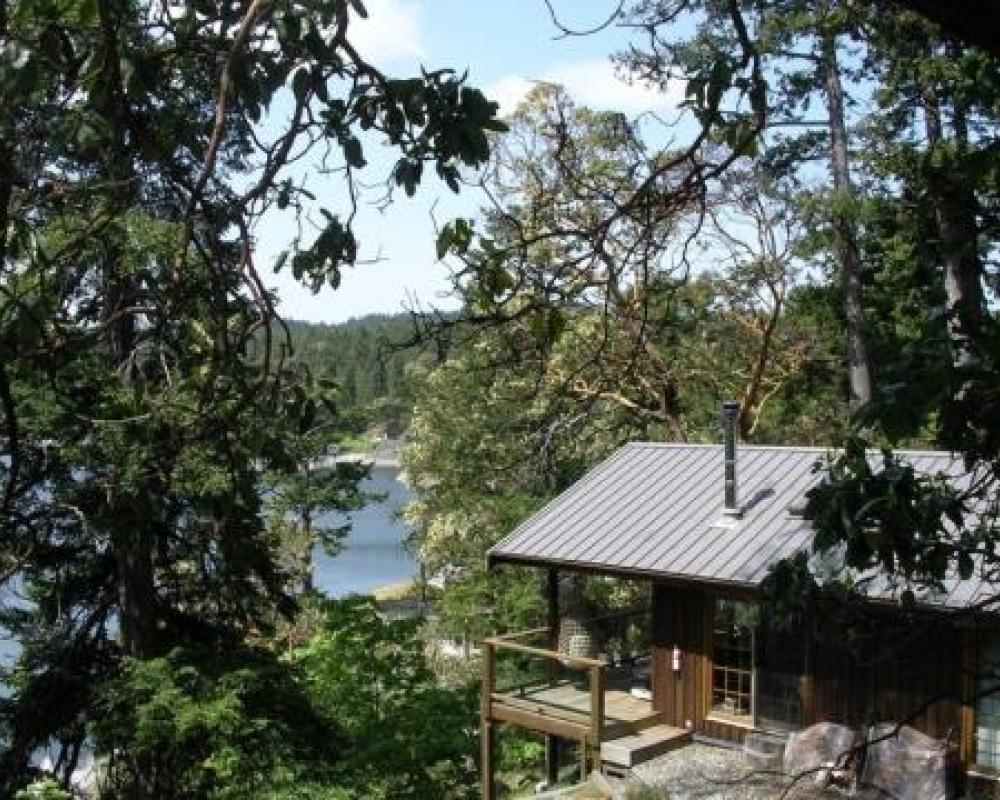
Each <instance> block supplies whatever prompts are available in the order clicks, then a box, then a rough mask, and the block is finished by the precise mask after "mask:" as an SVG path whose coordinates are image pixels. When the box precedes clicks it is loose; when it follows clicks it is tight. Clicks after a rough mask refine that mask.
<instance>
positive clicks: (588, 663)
mask: <svg viewBox="0 0 1000 800" xmlns="http://www.w3.org/2000/svg"><path fill="white" fill-rule="evenodd" d="M484 644H486V645H491V646H492V647H494V648H495V649H497V650H511V651H513V652H515V653H524V654H525V655H529V656H537V657H538V658H552V659H556V660H557V661H561V662H563V663H564V664H565V665H566V666H567V667H570V668H576V669H590V668H591V667H603V666H604V665H605V664H604V662H603V661H601V660H599V659H596V658H584V657H583V656H571V655H567V654H566V653H559V652H556V651H555V650H546V649H545V648H543V647H531V646H530V645H526V644H521V643H520V642H512V641H510V640H509V639H500V638H497V637H496V636H494V637H492V638H490V639H486V641H485V643H484Z"/></svg>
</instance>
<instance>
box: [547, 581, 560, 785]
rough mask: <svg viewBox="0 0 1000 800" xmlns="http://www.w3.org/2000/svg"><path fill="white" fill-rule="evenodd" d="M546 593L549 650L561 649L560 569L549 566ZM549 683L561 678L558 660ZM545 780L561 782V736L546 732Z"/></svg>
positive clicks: (550, 666)
mask: <svg viewBox="0 0 1000 800" xmlns="http://www.w3.org/2000/svg"><path fill="white" fill-rule="evenodd" d="M545 589H546V595H547V598H548V620H547V622H548V627H549V650H558V649H559V570H557V569H555V568H554V567H549V569H548V572H547V574H546V586H545ZM546 666H547V671H548V676H549V685H551V686H554V685H555V683H556V681H557V680H558V678H559V664H558V662H557V661H554V660H551V659H550V660H549V661H547V662H546ZM545 780H546V781H547V783H548V785H549V786H550V787H551V786H555V785H556V784H557V783H558V782H559V737H558V736H556V735H554V734H551V733H547V734H545Z"/></svg>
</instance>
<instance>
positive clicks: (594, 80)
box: [485, 59, 684, 115]
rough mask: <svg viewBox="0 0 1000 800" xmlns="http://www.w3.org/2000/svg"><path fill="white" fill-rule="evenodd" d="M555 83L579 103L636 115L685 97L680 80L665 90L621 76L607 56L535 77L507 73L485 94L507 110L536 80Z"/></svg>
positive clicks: (664, 107) (565, 65) (667, 108)
mask: <svg viewBox="0 0 1000 800" xmlns="http://www.w3.org/2000/svg"><path fill="white" fill-rule="evenodd" d="M538 81H541V82H546V83H558V84H560V85H561V86H562V87H563V88H565V89H566V91H567V92H569V94H570V96H571V97H572V98H573V99H574V100H576V101H577V102H578V103H580V104H581V105H585V106H589V107H590V108H595V109H602V110H610V111H621V112H623V113H625V114H629V115H635V114H641V113H643V112H645V111H672V110H674V109H676V108H677V104H678V103H679V102H680V101H681V100H682V99H683V97H684V90H683V86H682V85H681V83H680V82H679V81H675V82H671V83H670V84H668V86H667V89H666V91H661V90H660V89H659V88H657V87H655V86H651V85H648V84H644V83H640V82H632V83H629V82H628V81H626V80H624V79H623V78H622V77H621V76H620V75H619V74H618V73H617V72H616V70H615V66H614V64H612V63H611V62H610V61H609V60H607V59H591V60H588V61H571V62H564V63H561V64H555V65H553V66H552V67H550V68H549V69H547V70H546V71H545V72H544V73H543V74H542V75H540V76H538V77H537V78H535V79H533V80H532V79H528V78H526V77H524V76H522V75H508V76H506V77H504V78H501V79H500V80H498V81H496V82H494V83H493V84H491V85H489V86H487V87H486V89H485V92H486V96H487V97H489V98H490V99H491V100H496V101H497V102H498V103H500V112H501V113H502V114H510V113H511V112H512V111H513V110H514V109H515V108H516V107H517V104H518V103H519V102H520V101H521V100H522V99H523V98H524V96H525V95H526V94H527V93H528V92H529V91H530V90H531V87H532V86H533V85H534V83H535V82H538Z"/></svg>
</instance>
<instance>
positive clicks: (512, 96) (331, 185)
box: [256, 0, 679, 322]
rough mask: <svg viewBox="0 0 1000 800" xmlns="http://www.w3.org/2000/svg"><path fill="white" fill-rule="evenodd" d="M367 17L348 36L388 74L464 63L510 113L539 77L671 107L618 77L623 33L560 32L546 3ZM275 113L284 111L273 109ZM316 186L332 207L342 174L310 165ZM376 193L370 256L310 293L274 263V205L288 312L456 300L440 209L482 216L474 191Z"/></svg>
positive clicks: (374, 5) (262, 244)
mask: <svg viewBox="0 0 1000 800" xmlns="http://www.w3.org/2000/svg"><path fill="white" fill-rule="evenodd" d="M365 5H366V7H367V8H368V11H369V18H368V19H367V20H360V19H357V20H356V21H355V22H354V23H352V24H353V26H354V27H353V36H352V38H353V39H354V41H355V42H356V44H357V46H358V48H359V50H361V51H362V52H363V53H364V54H365V55H366V57H367V58H368V59H369V60H371V61H372V62H374V63H376V64H378V65H379V66H380V67H381V68H382V69H383V70H385V71H386V72H389V73H391V74H396V75H400V76H403V75H407V74H413V73H414V72H415V71H416V70H417V69H419V67H420V66H421V65H423V66H426V67H428V68H431V69H434V68H441V67H452V68H455V69H458V70H468V72H469V81H470V83H472V84H473V85H476V86H479V87H480V88H482V89H483V90H484V91H485V92H486V94H487V95H488V96H489V97H491V99H494V100H497V101H498V102H500V103H501V109H502V110H503V111H505V112H509V111H510V110H512V109H513V107H514V106H515V105H516V103H517V101H518V100H519V99H520V97H522V96H523V95H524V93H525V92H526V91H527V90H528V89H529V88H530V86H531V82H532V81H534V80H547V81H553V82H558V83H561V84H563V85H564V86H566V88H567V89H568V90H569V92H570V93H571V94H572V95H573V96H574V97H575V98H576V99H577V101H578V102H580V103H582V104H585V105H589V106H592V107H595V108H612V109H615V110H620V111H624V112H626V113H628V114H630V115H631V114H639V113H641V112H643V111H646V110H649V109H657V110H664V109H668V108H672V107H675V104H676V102H677V100H678V99H679V98H678V97H677V95H676V93H675V92H673V91H672V92H669V93H668V94H667V95H662V94H660V93H657V92H654V91H651V90H649V89H646V88H645V87H641V86H630V85H628V84H626V83H623V82H622V81H620V80H618V79H617V77H616V76H615V72H614V68H613V66H612V65H611V63H610V61H609V55H610V54H611V53H613V52H615V51H616V50H620V49H621V48H622V47H623V45H624V44H625V43H626V41H627V40H626V38H625V36H624V33H623V32H622V31H620V30H608V31H605V32H602V33H600V34H597V35H594V36H588V37H570V38H557V34H558V31H557V29H556V28H555V27H554V26H553V24H552V22H551V20H550V18H549V15H548V11H547V9H546V7H545V3H544V2H543V0H365ZM553 5H554V7H555V8H556V9H557V11H558V12H559V14H560V18H561V19H562V20H563V21H564V22H565V23H566V24H569V25H571V26H573V27H579V28H586V27H589V26H592V25H594V24H596V23H598V22H600V21H601V20H602V19H604V18H605V17H606V16H607V15H608V13H610V11H611V10H612V9H613V8H614V1H613V0H553ZM274 113H275V114H280V113H281V109H280V107H278V106H276V107H275V109H274ZM366 156H367V157H368V160H369V168H368V169H367V170H366V173H367V174H366V175H365V176H364V178H365V180H367V181H370V182H372V183H376V182H377V181H379V180H380V179H382V178H384V177H385V175H386V174H387V172H388V169H389V168H390V166H391V164H392V162H393V157H392V153H391V152H389V151H387V150H386V149H385V148H381V147H379V146H378V145H377V144H375V145H374V146H371V147H368V149H367V151H366ZM306 171H307V172H308V173H309V174H308V180H309V187H310V188H311V189H312V191H313V192H315V193H316V194H317V196H318V198H319V200H320V201H321V202H322V203H323V204H324V205H326V206H327V207H329V208H332V209H337V208H341V209H342V208H343V197H344V188H343V185H342V183H341V182H340V181H339V180H338V179H337V178H336V177H335V176H334V177H331V178H328V179H327V178H323V177H322V176H319V175H318V174H316V172H315V170H314V169H307V170H306ZM379 194H380V192H377V191H375V190H372V191H371V192H369V197H368V198H367V202H364V203H363V204H362V206H361V208H360V211H359V215H358V219H357V224H356V232H357V234H358V237H359V239H360V240H361V245H362V249H361V257H362V259H363V260H365V261H366V262H368V263H363V264H360V265H358V266H356V267H354V268H352V269H349V270H346V271H345V273H344V275H343V278H342V283H341V286H340V288H339V289H337V290H333V289H329V288H325V289H323V290H322V291H321V292H320V293H319V294H317V295H313V294H312V293H311V292H310V291H309V290H308V289H305V288H303V287H301V286H299V285H298V284H296V282H295V281H294V279H293V278H292V276H291V275H290V273H288V271H287V270H286V271H283V272H282V273H279V274H277V275H275V274H273V273H272V272H271V270H270V268H269V265H270V264H271V263H272V262H273V259H274V257H275V256H276V254H277V253H278V252H280V251H281V250H282V249H283V248H284V247H285V246H287V243H288V242H289V240H290V239H291V238H293V237H294V235H295V229H294V227H293V225H292V223H291V220H290V218H283V217H280V216H279V215H277V214H275V215H272V216H271V217H268V218H267V219H265V220H264V221H263V223H262V224H261V225H260V226H259V227H258V229H257V231H256V234H257V253H256V256H257V263H258V266H259V268H260V269H261V272H262V273H264V275H265V278H266V282H267V283H268V284H269V285H271V286H274V287H275V288H276V289H277V291H278V294H279V297H280V299H281V311H282V313H283V314H284V316H286V317H290V318H293V319H307V320H312V321H319V322H340V321H343V320H346V319H349V318H351V317H356V316H361V315H363V314H368V313H373V312H381V313H393V312H396V311H400V310H402V309H403V307H404V305H406V304H410V305H412V304H413V303H414V302H418V303H420V304H423V305H424V306H426V305H429V304H433V305H438V306H445V307H446V306H448V305H449V301H448V298H447V297H446V291H447V287H448V282H447V275H448V273H447V268H446V267H445V266H444V265H442V264H438V263H435V256H434V226H433V221H432V212H433V216H434V217H435V218H436V219H438V220H439V221H440V222H442V223H443V222H444V221H446V220H448V219H450V218H452V217H455V216H458V215H463V216H470V215H474V214H475V212H476V210H477V209H478V208H479V206H480V205H481V200H480V198H478V197H477V196H476V195H475V193H474V192H473V191H466V192H463V193H462V195H460V196H458V197H456V196H455V195H453V194H452V193H451V192H449V191H448V190H447V189H446V188H444V187H443V186H441V185H440V184H438V183H437V181H436V180H433V179H432V180H429V181H427V180H425V183H424V185H423V186H422V187H421V188H420V190H418V193H417V196H416V197H415V198H412V199H408V198H406V197H405V196H404V195H403V193H402V192H397V193H396V194H395V197H394V200H393V202H392V203H391V204H390V205H389V206H388V207H387V208H385V209H379V208H377V207H376V206H375V204H374V201H375V199H376V196H377V195H379Z"/></svg>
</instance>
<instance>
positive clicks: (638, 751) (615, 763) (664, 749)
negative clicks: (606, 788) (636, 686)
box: [601, 713, 691, 775]
mask: <svg viewBox="0 0 1000 800" xmlns="http://www.w3.org/2000/svg"><path fill="white" fill-rule="evenodd" d="M603 733H604V735H603V736H602V739H601V766H602V768H603V770H604V771H605V772H607V773H610V774H612V775H619V774H623V773H624V772H626V771H627V770H629V769H631V768H632V767H634V766H636V765H638V764H641V763H643V762H644V761H649V759H651V758H656V756H659V755H663V754H664V753H668V752H670V751H671V750H674V749H676V748H678V747H682V746H684V745H685V744H687V743H688V742H690V741H691V731H686V730H682V729H681V728H675V727H674V726H673V725H665V724H664V723H663V722H662V719H661V717H660V715H659V714H648V713H647V715H646V716H643V717H641V718H639V719H634V720H631V721H630V722H629V723H628V724H625V725H616V726H614V728H613V729H611V730H608V729H607V728H605V731H604V732H603Z"/></svg>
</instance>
